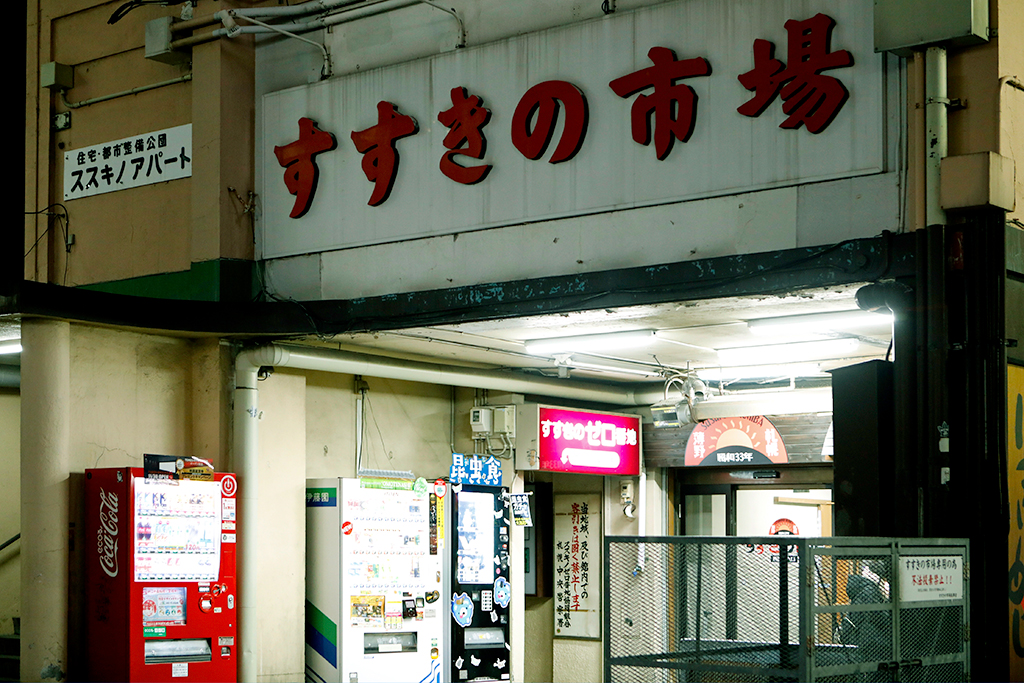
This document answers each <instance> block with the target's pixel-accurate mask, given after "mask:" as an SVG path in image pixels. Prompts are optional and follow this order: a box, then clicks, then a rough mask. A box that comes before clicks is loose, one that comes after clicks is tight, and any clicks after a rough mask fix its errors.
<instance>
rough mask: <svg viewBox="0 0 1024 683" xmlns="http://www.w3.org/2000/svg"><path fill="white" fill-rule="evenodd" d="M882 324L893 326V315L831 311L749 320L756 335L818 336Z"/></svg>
mask: <svg viewBox="0 0 1024 683" xmlns="http://www.w3.org/2000/svg"><path fill="white" fill-rule="evenodd" d="M880 324H890V325H891V324H892V313H890V312H886V313H875V312H873V311H861V310H854V311H830V312H827V313H811V314H807V315H786V316H779V317H777V318H759V319H757V320H748V321H747V327H748V328H749V329H750V331H751V332H753V333H754V334H759V335H771V334H816V333H822V332H830V331H834V330H852V329H858V328H861V327H871V326H874V325H880Z"/></svg>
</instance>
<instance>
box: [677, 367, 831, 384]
mask: <svg viewBox="0 0 1024 683" xmlns="http://www.w3.org/2000/svg"><path fill="white" fill-rule="evenodd" d="M821 374H823V373H822V371H821V366H820V365H819V364H818V363H790V364H784V363H783V364H779V363H776V364H774V365H745V366H740V367H730V368H726V367H718V368H699V369H698V370H697V376H698V377H700V378H701V379H702V380H704V381H706V382H721V381H726V380H740V379H747V380H753V379H768V378H771V377H809V376H812V375H821Z"/></svg>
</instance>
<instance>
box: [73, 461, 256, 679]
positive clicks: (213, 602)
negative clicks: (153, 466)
mask: <svg viewBox="0 0 1024 683" xmlns="http://www.w3.org/2000/svg"><path fill="white" fill-rule="evenodd" d="M189 465H190V462H189V461H188V460H185V461H182V460H178V461H177V466H176V467H175V466H174V465H173V464H172V465H171V466H170V467H168V468H167V470H168V471H153V470H148V468H147V470H144V469H141V468H130V467H120V468H109V469H94V470H86V472H85V504H86V517H85V523H86V527H85V532H86V558H85V609H86V617H85V619H86V649H85V656H86V660H87V661H86V662H85V673H86V676H87V677H88V680H92V681H171V680H176V679H183V680H189V681H235V680H236V679H237V652H236V639H235V634H236V631H237V626H238V609H237V607H238V603H237V599H238V583H237V580H236V574H235V548H236V543H235V538H236V533H237V531H238V529H237V526H236V524H237V517H236V507H235V501H236V495H237V492H238V490H237V489H238V485H237V482H236V479H235V477H234V475H232V474H228V473H224V472H213V471H211V470H210V469H209V468H207V467H203V466H198V467H190V466H189ZM190 477H194V478H190Z"/></svg>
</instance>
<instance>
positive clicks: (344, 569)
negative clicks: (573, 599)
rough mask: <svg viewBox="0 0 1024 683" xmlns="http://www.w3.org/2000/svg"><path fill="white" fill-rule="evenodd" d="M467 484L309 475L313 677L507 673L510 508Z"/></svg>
mask: <svg viewBox="0 0 1024 683" xmlns="http://www.w3.org/2000/svg"><path fill="white" fill-rule="evenodd" d="M470 488H473V487H461V486H459V485H456V486H454V487H453V486H450V485H449V484H448V482H445V481H442V480H438V481H436V482H434V483H432V484H429V483H427V482H426V480H424V479H418V480H416V481H415V482H414V481H410V480H402V479H381V478H359V479H338V478H333V479H308V480H307V481H306V680H307V681H323V682H326V683H387V682H390V681H411V682H413V683H427V682H430V683H447V682H449V681H453V680H454V681H467V680H502V679H505V680H507V679H508V678H509V668H508V662H509V660H510V657H509V649H508V621H509V620H508V605H509V599H510V594H511V593H510V587H509V583H508V580H507V577H508V555H507V549H508V524H507V517H508V512H507V511H506V510H505V508H504V504H503V497H502V495H501V491H502V490H501V489H500V488H499V489H493V487H491V488H492V489H493V490H491V491H484V490H483V488H484V487H480V490H472V491H470V490H469V489H470ZM453 489H463V490H464V491H465V493H463V492H462V491H460V492H458V493H456V492H454V491H453ZM467 494H468V495H467ZM485 498H486V500H485ZM452 520H458V524H457V526H458V528H454V527H453V521H452ZM502 544H504V549H502V547H501V546H502ZM460 567H461V568H460Z"/></svg>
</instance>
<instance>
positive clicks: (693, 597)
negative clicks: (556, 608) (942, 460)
mask: <svg viewBox="0 0 1024 683" xmlns="http://www.w3.org/2000/svg"><path fill="white" fill-rule="evenodd" d="M605 551H606V552H605V567H604V571H605V584H604V585H605V610H604V615H605V624H604V627H605V638H604V641H605V680H606V681H638V682H648V681H658V682H660V681H665V682H673V683H674V682H676V681H963V680H968V678H969V672H970V657H969V642H968V640H969V627H968V626H969V625H968V579H967V576H968V564H967V541H961V540H954V541H951V540H944V539H884V538H865V539H860V538H801V537H798V536H773V537H769V538H711V537H659V538H654V537H646V538H639V537H622V536H609V537H606V538H605Z"/></svg>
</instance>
